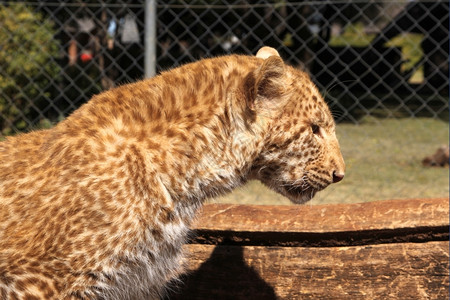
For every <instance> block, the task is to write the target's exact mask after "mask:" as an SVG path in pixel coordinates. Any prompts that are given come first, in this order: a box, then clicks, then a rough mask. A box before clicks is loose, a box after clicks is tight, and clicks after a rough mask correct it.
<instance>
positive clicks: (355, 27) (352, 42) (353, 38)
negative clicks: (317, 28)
mask: <svg viewBox="0 0 450 300" xmlns="http://www.w3.org/2000/svg"><path fill="white" fill-rule="evenodd" d="M374 38H375V34H367V33H365V32H364V24H363V23H355V24H349V25H347V26H345V30H344V32H343V33H342V34H341V35H338V36H332V37H331V39H330V41H329V42H328V44H329V45H330V46H332V47H345V46H353V47H367V46H369V45H370V43H371V42H372V40H373V39H374Z"/></svg>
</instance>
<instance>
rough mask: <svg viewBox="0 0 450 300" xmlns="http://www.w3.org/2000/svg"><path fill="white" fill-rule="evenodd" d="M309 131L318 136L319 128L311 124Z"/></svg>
mask: <svg viewBox="0 0 450 300" xmlns="http://www.w3.org/2000/svg"><path fill="white" fill-rule="evenodd" d="M311 131H312V133H313V134H320V127H319V125H317V124H311Z"/></svg>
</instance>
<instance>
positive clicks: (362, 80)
mask: <svg viewBox="0 0 450 300" xmlns="http://www.w3.org/2000/svg"><path fill="white" fill-rule="evenodd" d="M146 5H147V6H146ZM149 5H153V6H152V7H150V10H151V9H155V10H156V18H155V19H149V14H146V11H147V12H148V11H149ZM146 8H147V10H146ZM146 24H147V27H146ZM145 28H147V30H148V28H151V29H152V30H155V29H156V30H155V33H156V36H154V44H153V45H151V44H148V43H147V45H146V42H145V41H146V40H147V41H148V36H147V35H148V34H149V32H147V33H146V31H145ZM263 45H268V46H272V47H274V48H276V49H278V51H279V52H280V54H281V56H282V57H283V58H284V59H285V61H286V62H287V63H289V64H291V65H293V66H296V67H299V68H302V69H304V70H306V71H307V72H308V73H309V74H310V75H311V78H312V79H313V81H314V82H315V83H316V84H317V85H318V86H319V89H320V90H321V91H322V93H323V94H324V96H325V98H326V100H327V101H328V103H329V104H330V107H331V109H332V111H333V113H334V115H335V117H336V121H337V122H338V123H341V124H356V125H358V124H361V122H362V120H365V119H367V118H368V117H376V118H405V117H407V118H421V117H427V118H432V119H438V120H448V91H449V76H448V75H449V74H448V73H449V69H448V66H449V64H448V58H449V57H448V56H449V1H407V0H403V1H386V0H379V1H376V0H371V1H359V0H357V1H333V0H330V1H285V0H274V1H267V0H259V1H239V0H234V1H232V0H229V1H225V0H198V1H175V0H170V1H145V0H121V1H109V0H103V1H90V0H89V1H76V0H63V1H44V0H35V1H1V0H0V132H1V135H8V134H12V133H14V132H18V131H27V130H29V129H31V128H42V127H44V128H45V127H49V126H52V125H53V124H55V123H56V122H58V121H59V120H61V119H63V118H64V117H66V116H67V115H68V114H70V113H71V112H72V111H74V110H75V109H76V108H77V107H79V106H80V105H81V104H83V103H84V102H86V101H87V100H88V99H89V98H91V97H92V95H94V94H97V93H99V92H101V91H102V90H107V89H110V88H112V87H114V86H117V85H120V84H124V83H127V82H133V81H136V80H138V79H142V78H143V77H145V70H144V66H145V65H146V63H148V61H146V60H148V59H149V56H148V55H147V54H148V53H149V52H148V51H149V48H152V47H153V48H154V49H155V50H156V57H154V58H151V57H150V59H151V60H153V61H154V62H155V65H154V68H155V69H156V71H157V72H159V71H161V70H165V69H168V68H172V67H175V66H179V65H180V64H183V63H186V62H190V61H194V60H198V59H201V58H204V57H211V56H217V55H222V54H228V53H244V54H255V53H256V51H257V50H258V49H259V48H260V47H261V46H263ZM146 53H147V54H146ZM146 55H147V56H146ZM146 57H147V58H146Z"/></svg>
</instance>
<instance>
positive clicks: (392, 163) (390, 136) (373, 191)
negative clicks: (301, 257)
mask: <svg viewBox="0 0 450 300" xmlns="http://www.w3.org/2000/svg"><path fill="white" fill-rule="evenodd" d="M337 133H338V138H339V140H340V143H341V148H342V153H343V155H344V158H345V160H346V164H347V172H346V177H345V179H344V180H343V181H342V182H340V183H338V184H335V185H332V186H330V187H328V188H327V189H326V190H324V191H322V192H320V193H318V194H317V195H316V197H315V198H314V199H313V200H312V201H311V204H323V203H355V202H367V201H374V200H385V199H407V198H429V197H448V195H449V170H448V168H424V167H422V165H421V160H422V159H423V158H424V157H425V156H428V155H431V154H433V153H434V152H435V151H436V149H437V148H438V147H439V146H440V145H443V144H448V142H449V140H448V137H449V127H448V123H447V122H444V121H438V120H434V119H420V118H417V119H382V120H378V119H367V120H365V121H363V122H362V123H361V125H351V124H340V125H338V127H337ZM213 201H214V202H222V203H243V204H244V203H245V204H289V203H290V202H289V201H288V200H287V199H286V198H284V197H283V196H280V195H278V194H276V193H274V192H272V191H271V190H269V189H267V188H266V187H264V186H263V185H261V184H260V183H259V182H250V183H249V184H247V185H246V186H245V187H243V188H241V189H238V190H236V191H234V192H233V193H232V194H230V195H227V196H225V197H222V198H219V199H216V200H213Z"/></svg>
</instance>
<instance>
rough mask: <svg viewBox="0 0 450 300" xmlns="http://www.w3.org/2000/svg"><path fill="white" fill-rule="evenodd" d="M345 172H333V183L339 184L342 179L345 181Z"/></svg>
mask: <svg viewBox="0 0 450 300" xmlns="http://www.w3.org/2000/svg"><path fill="white" fill-rule="evenodd" d="M344 175H345V174H344V172H338V171H334V172H333V183H336V182H339V181H341V180H342V179H344Z"/></svg>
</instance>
